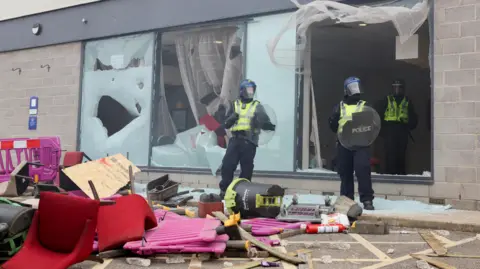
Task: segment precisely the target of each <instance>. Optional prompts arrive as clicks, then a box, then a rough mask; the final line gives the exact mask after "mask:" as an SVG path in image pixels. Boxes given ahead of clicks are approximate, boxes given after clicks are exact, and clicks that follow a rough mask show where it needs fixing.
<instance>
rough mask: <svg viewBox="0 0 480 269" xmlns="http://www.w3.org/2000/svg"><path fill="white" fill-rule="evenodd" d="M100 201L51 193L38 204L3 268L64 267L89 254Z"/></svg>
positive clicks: (48, 268)
mask: <svg viewBox="0 0 480 269" xmlns="http://www.w3.org/2000/svg"><path fill="white" fill-rule="evenodd" d="M99 206H100V203H99V202H98V201H95V200H90V199H85V198H78V197H72V196H68V195H62V194H57V193H52V192H44V193H40V205H39V208H38V211H37V212H36V213H35V217H34V218H33V222H32V225H31V226H30V229H29V231H28V235H27V238H26V240H25V243H24V244H23V247H22V249H21V250H20V251H19V252H18V253H17V254H16V255H15V256H13V257H12V258H11V259H10V260H8V261H7V262H6V263H5V264H3V265H2V268H4V269H26V268H35V269H66V268H68V267H69V266H71V265H73V264H76V263H79V262H82V261H84V260H85V259H87V258H88V256H89V255H90V254H91V253H92V247H93V240H94V237H95V227H96V222H97V213H98V208H99Z"/></svg>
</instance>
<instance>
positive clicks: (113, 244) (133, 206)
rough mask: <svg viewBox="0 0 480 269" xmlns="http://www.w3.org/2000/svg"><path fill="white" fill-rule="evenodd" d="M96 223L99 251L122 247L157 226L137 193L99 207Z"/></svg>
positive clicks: (149, 209) (150, 211)
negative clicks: (112, 203)
mask: <svg viewBox="0 0 480 269" xmlns="http://www.w3.org/2000/svg"><path fill="white" fill-rule="evenodd" d="M98 216H99V220H98V224H97V233H98V249H99V251H100V252H103V251H106V250H112V249H116V248H120V247H122V246H123V245H124V244H125V243H127V242H130V241H136V240H140V239H142V237H143V235H144V233H145V231H146V230H149V229H152V228H154V227H157V219H156V218H155V215H154V213H153V211H152V209H151V208H150V206H149V205H148V203H147V202H146V201H145V199H144V198H143V197H142V196H140V195H137V194H131V195H127V196H122V197H119V198H117V199H115V204H114V205H110V206H104V207H100V209H99V213H98Z"/></svg>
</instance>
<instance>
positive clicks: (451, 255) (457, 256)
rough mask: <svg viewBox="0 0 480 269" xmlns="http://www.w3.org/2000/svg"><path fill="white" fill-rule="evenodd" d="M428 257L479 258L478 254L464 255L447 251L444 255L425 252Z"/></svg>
mask: <svg viewBox="0 0 480 269" xmlns="http://www.w3.org/2000/svg"><path fill="white" fill-rule="evenodd" d="M426 255H427V256H429V257H441V258H464V259H480V256H476V255H464V254H451V253H447V254H445V255H438V254H432V253H430V254H426Z"/></svg>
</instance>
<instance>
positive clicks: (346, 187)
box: [337, 143, 374, 203]
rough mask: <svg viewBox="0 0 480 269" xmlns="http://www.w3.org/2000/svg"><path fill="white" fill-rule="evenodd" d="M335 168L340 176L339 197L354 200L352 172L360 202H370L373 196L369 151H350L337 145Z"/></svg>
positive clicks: (366, 149) (361, 149)
mask: <svg viewBox="0 0 480 269" xmlns="http://www.w3.org/2000/svg"><path fill="white" fill-rule="evenodd" d="M337 168H338V174H339V175H340V179H341V184H340V195H344V196H347V197H348V198H350V199H352V200H353V199H354V194H355V184H354V176H353V172H354V171H355V176H356V177H357V181H358V193H359V195H360V202H362V203H363V202H365V201H372V200H373V198H374V196H373V194H374V192H373V188H372V176H371V167H370V149H369V148H359V149H355V150H350V149H347V148H345V147H343V146H342V145H341V144H340V143H339V144H338V145H337Z"/></svg>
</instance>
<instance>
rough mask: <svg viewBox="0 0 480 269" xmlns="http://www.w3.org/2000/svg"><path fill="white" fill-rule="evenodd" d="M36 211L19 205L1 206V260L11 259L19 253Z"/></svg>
mask: <svg viewBox="0 0 480 269" xmlns="http://www.w3.org/2000/svg"><path fill="white" fill-rule="evenodd" d="M34 214H35V209H33V208H31V207H22V206H18V205H14V204H13V203H10V204H0V259H1V260H4V259H9V258H10V257H11V256H13V255H14V254H15V253H17V252H18V251H19V250H20V248H21V246H22V244H23V243H24V241H25V238H26V237H27V231H28V228H30V225H31V224H32V220H33V216H34Z"/></svg>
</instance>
